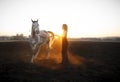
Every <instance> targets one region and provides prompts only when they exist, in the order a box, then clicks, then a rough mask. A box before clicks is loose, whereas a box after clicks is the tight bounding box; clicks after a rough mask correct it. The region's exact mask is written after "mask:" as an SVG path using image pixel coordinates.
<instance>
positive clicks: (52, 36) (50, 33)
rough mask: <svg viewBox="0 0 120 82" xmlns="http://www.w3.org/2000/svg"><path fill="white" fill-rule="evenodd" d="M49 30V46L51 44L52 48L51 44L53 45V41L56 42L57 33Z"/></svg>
mask: <svg viewBox="0 0 120 82" xmlns="http://www.w3.org/2000/svg"><path fill="white" fill-rule="evenodd" d="M47 32H48V34H49V35H50V42H49V46H50V48H51V46H52V44H53V42H54V38H55V35H54V33H53V32H52V31H47Z"/></svg>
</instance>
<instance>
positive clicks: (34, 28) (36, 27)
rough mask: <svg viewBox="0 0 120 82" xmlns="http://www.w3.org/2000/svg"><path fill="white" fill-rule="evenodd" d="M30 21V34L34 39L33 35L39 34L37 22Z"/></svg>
mask: <svg viewBox="0 0 120 82" xmlns="http://www.w3.org/2000/svg"><path fill="white" fill-rule="evenodd" d="M31 21H32V32H31V34H32V37H33V38H34V37H35V34H38V33H39V24H38V20H37V21H35V20H34V21H33V20H32V19H31Z"/></svg>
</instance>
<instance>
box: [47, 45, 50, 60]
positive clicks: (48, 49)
mask: <svg viewBox="0 0 120 82" xmlns="http://www.w3.org/2000/svg"><path fill="white" fill-rule="evenodd" d="M49 57H50V47H49V43H48V44H47V57H46V58H47V59H49Z"/></svg>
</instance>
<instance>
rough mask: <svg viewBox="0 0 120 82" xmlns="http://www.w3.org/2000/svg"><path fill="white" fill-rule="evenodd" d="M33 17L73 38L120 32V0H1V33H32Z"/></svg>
mask: <svg viewBox="0 0 120 82" xmlns="http://www.w3.org/2000/svg"><path fill="white" fill-rule="evenodd" d="M31 19H33V20H37V19H38V21H39V25H40V30H50V31H53V32H54V33H55V34H60V33H61V32H62V25H63V24H67V26H68V37H72V38H79V37H106V36H112V37H113V36H120V0H0V36H2V35H7V36H12V35H16V34H21V33H22V34H24V35H25V36H29V35H30V34H31V26H32V22H31Z"/></svg>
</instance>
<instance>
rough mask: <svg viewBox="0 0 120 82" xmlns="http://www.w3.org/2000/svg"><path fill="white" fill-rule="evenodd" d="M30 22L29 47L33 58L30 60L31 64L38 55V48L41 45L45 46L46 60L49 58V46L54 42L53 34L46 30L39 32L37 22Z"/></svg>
mask: <svg viewBox="0 0 120 82" xmlns="http://www.w3.org/2000/svg"><path fill="white" fill-rule="evenodd" d="M31 21H32V29H31V40H30V42H31V47H32V50H33V57H32V59H31V62H32V63H33V60H34V58H36V57H37V55H38V54H39V48H40V46H41V45H42V44H46V45H47V50H46V51H47V58H49V55H50V54H49V52H50V48H51V45H52V43H53V41H54V33H53V32H51V31H46V30H39V24H38V20H37V21H33V20H31Z"/></svg>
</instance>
